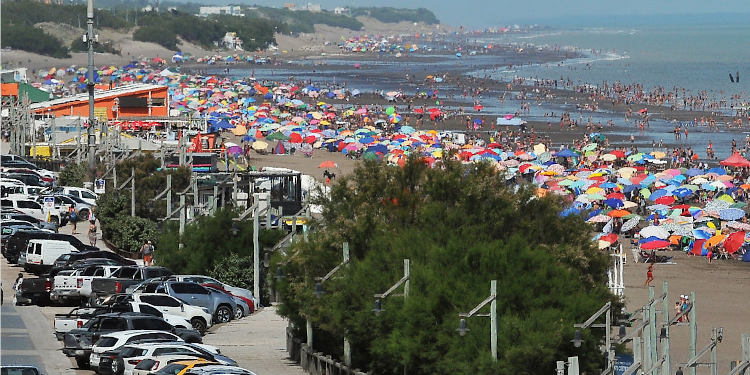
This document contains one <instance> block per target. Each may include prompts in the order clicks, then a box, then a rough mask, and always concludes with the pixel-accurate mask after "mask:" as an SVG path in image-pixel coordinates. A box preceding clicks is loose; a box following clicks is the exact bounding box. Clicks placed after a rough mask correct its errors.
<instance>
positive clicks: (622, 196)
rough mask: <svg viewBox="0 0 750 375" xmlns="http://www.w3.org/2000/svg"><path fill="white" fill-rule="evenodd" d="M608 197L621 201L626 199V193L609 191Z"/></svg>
mask: <svg viewBox="0 0 750 375" xmlns="http://www.w3.org/2000/svg"><path fill="white" fill-rule="evenodd" d="M607 199H619V200H621V201H624V200H625V194H623V193H609V194H607Z"/></svg>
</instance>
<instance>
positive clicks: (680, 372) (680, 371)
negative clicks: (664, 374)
mask: <svg viewBox="0 0 750 375" xmlns="http://www.w3.org/2000/svg"><path fill="white" fill-rule="evenodd" d="M674 375H683V374H682V367H678V368H677V372H675V373H674Z"/></svg>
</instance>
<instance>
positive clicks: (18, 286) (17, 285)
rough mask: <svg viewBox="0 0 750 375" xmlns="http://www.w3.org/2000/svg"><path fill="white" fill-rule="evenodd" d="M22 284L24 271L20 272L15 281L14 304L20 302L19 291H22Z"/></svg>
mask: <svg viewBox="0 0 750 375" xmlns="http://www.w3.org/2000/svg"><path fill="white" fill-rule="evenodd" d="M21 284H23V273H21V272H19V273H18V277H16V281H15V282H14V283H13V292H14V293H13V305H17V304H18V299H17V296H18V293H19V292H20V291H21Z"/></svg>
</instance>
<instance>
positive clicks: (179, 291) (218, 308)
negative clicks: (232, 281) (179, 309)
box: [155, 281, 237, 323]
mask: <svg viewBox="0 0 750 375" xmlns="http://www.w3.org/2000/svg"><path fill="white" fill-rule="evenodd" d="M155 292H156V293H164V294H168V295H170V296H173V297H176V298H178V299H179V300H181V301H183V302H185V303H187V304H190V305H195V306H201V307H205V308H207V309H208V311H209V312H210V313H211V315H212V316H213V320H214V323H227V322H229V321H230V320H232V319H234V316H235V313H236V311H237V303H236V302H234V299H233V298H232V297H231V296H229V295H227V294H224V293H220V292H216V291H211V290H209V289H208V288H206V287H204V286H201V285H200V284H196V283H192V282H181V281H165V282H163V283H162V285H161V286H159V287H157V288H156V291H155Z"/></svg>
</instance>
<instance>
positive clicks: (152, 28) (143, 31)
mask: <svg viewBox="0 0 750 375" xmlns="http://www.w3.org/2000/svg"><path fill="white" fill-rule="evenodd" d="M133 40H138V41H141V42H150V43H156V44H158V45H160V46H162V47H164V48H169V49H171V50H177V49H178V48H177V33H175V32H174V31H172V30H170V29H169V28H167V27H166V26H164V25H149V26H142V27H140V28H139V29H138V30H136V31H135V32H134V33H133Z"/></svg>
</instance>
